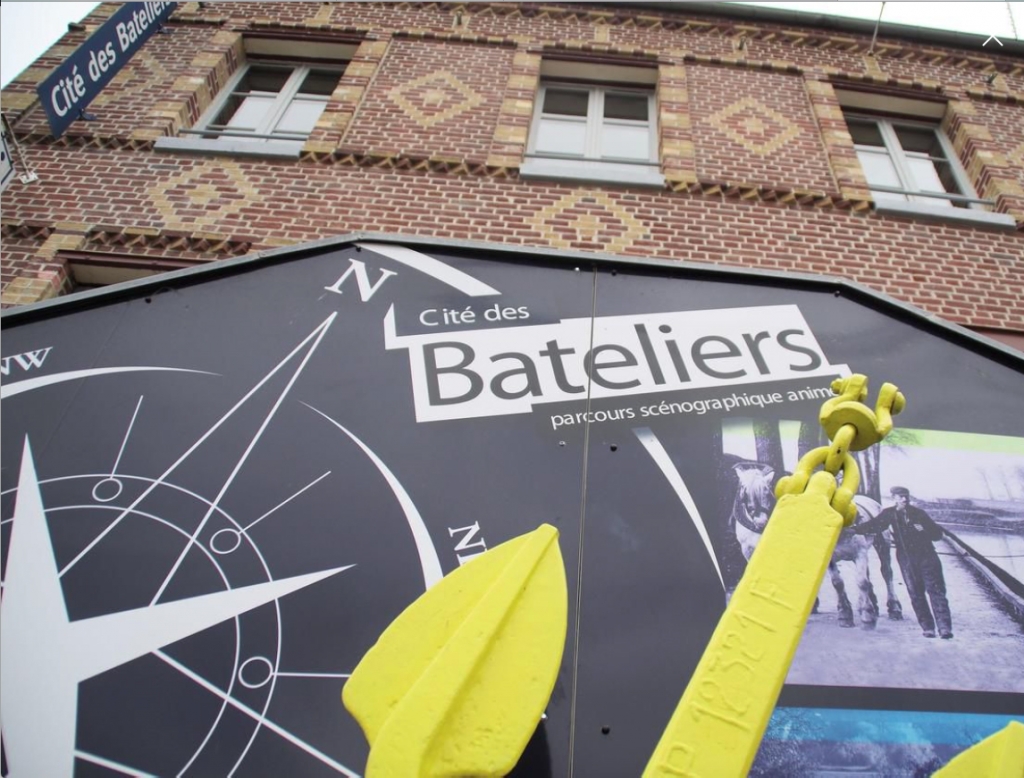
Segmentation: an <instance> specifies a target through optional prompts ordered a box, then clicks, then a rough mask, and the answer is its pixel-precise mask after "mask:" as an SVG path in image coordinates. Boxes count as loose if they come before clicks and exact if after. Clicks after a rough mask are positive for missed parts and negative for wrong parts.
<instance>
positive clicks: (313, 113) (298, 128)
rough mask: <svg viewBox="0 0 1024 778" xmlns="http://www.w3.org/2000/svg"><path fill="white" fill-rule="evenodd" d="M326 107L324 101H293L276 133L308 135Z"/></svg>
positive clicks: (278, 124) (279, 123)
mask: <svg viewBox="0 0 1024 778" xmlns="http://www.w3.org/2000/svg"><path fill="white" fill-rule="evenodd" d="M325 105H326V103H324V102H323V101H322V100H292V104H291V105H289V106H288V108H287V109H286V110H285V112H284V116H282V117H281V121H279V122H278V123H277V127H276V128H275V129H274V131H275V132H295V133H301V134H303V135H308V134H309V133H310V132H312V130H313V127H314V126H315V125H316V120H317V119H319V118H320V114H322V113H323V112H324V106H325Z"/></svg>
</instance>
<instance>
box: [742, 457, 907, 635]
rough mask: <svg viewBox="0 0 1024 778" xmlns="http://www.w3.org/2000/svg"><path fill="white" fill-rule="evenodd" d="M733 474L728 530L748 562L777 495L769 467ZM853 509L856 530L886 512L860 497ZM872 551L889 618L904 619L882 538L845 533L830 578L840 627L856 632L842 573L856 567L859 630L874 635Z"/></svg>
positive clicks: (751, 466)
mask: <svg viewBox="0 0 1024 778" xmlns="http://www.w3.org/2000/svg"><path fill="white" fill-rule="evenodd" d="M733 471H734V472H735V474H736V481H737V488H736V497H735V499H734V500H733V504H732V513H731V514H730V516H729V527H730V530H731V531H732V532H735V533H736V540H737V541H738V542H739V545H740V550H741V551H742V552H743V556H744V557H745V558H746V559H747V560H749V559H750V557H751V555H752V554H753V553H754V549H755V548H756V547H757V543H758V541H759V540H760V539H761V533H762V532H764V528H765V525H766V524H767V523H768V518H769V517H770V516H771V514H772V510H773V509H774V508H775V495H774V493H773V491H772V483H773V477H774V475H775V472H774V470H773V469H772V468H771V467H769V466H768V465H764V464H761V463H760V462H748V461H741V462H737V463H736V464H734V465H733ZM854 503H855V504H856V505H857V519H856V522H855V523H857V524H860V523H861V522H864V521H868V520H869V519H872V518H874V517H875V516H877V515H878V513H879V511H881V509H882V506H881V505H879V504H878V503H877V502H876V501H875V500H872V499H871V498H870V497H865V496H863V495H860V494H858V495H856V496H855V497H854ZM872 547H874V549H875V553H876V554H878V560H879V563H880V565H881V568H882V578H883V579H884V580H885V587H886V590H887V593H888V600H887V602H886V606H887V609H888V613H889V618H890V619H893V620H900V619H902V618H903V607H902V606H901V605H900V601H899V599H898V598H897V597H896V591H895V589H894V587H893V577H892V555H891V552H890V547H889V542H888V541H887V540H886V539H885V537H884V536H883V535H882V534H878V535H875V536H873V537H870V536H867V535H856V534H854V533H853V532H851V531H850V530H843V531H842V532H841V533H840V535H839V540H838V542H837V543H836V549H835V552H834V553H833V554H832V559H831V560H829V563H828V572H829V578H830V579H831V581H832V586H833V588H834V589H835V590H836V599H837V601H838V605H837V610H838V613H839V625H840V626H842V627H852V626H853V625H854V618H853V606H852V605H851V603H850V599H849V597H847V595H846V584H845V582H844V581H843V576H842V573H841V572H840V570H839V562H853V565H854V571H855V577H856V581H857V588H858V589H859V590H860V597H859V599H858V602H857V611H858V613H859V615H860V621H861V625H862V626H863V627H864V628H865V629H874V628H875V625H876V624H877V622H878V599H877V598H876V597H875V590H874V587H873V586H872V585H871V575H870V571H869V569H868V552H869V549H871V548H872ZM817 611H818V602H817V600H815V603H814V612H815V613H817Z"/></svg>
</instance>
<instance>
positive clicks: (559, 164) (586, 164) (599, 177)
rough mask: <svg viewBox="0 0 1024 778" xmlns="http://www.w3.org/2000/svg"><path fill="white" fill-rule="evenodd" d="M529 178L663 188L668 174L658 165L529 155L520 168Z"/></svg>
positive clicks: (524, 175) (521, 173)
mask: <svg viewBox="0 0 1024 778" xmlns="http://www.w3.org/2000/svg"><path fill="white" fill-rule="evenodd" d="M519 175H520V176H522V177H523V178H526V179H531V178H534V179H553V178H555V179H562V180H565V181H577V182H580V183H585V184H623V185H626V186H649V187H657V188H659V189H660V188H664V186H665V176H664V175H662V173H661V171H660V170H659V169H658V167H657V166H656V165H631V164H629V163H626V162H600V161H597V160H588V159H553V158H549V157H527V158H526V159H525V160H524V161H523V164H522V166H521V167H520V168H519Z"/></svg>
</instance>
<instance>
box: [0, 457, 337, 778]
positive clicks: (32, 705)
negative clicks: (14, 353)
mask: <svg viewBox="0 0 1024 778" xmlns="http://www.w3.org/2000/svg"><path fill="white" fill-rule="evenodd" d="M349 567H352V565H348V566H346V567H338V568H334V569H332V570H324V571H321V572H318V573H310V574H308V575H300V576H295V577H292V578H283V579H280V580H277V581H269V582H267V583H262V584H255V585H253V586H246V587H241V588H238V589H231V590H229V591H224V592H215V593H213V594H206V595H202V596H200V597H192V598H189V599H184V600H176V601H174V602H169V603H161V604H154V605H150V606H148V607H145V608H137V609H134V610H128V611H121V612H119V613H111V614H108V615H105V616H96V617H94V618H88V619H81V620H78V621H70V620H69V619H68V614H67V608H66V606H65V603H64V594H63V591H62V589H61V584H60V578H59V575H58V570H57V564H56V559H55V557H54V554H53V545H52V543H51V540H50V533H49V529H48V528H47V524H46V513H45V510H44V508H43V500H42V495H41V493H40V490H39V482H38V479H37V477H36V470H35V463H34V461H33V459H32V450H31V447H30V445H29V441H28V439H27V438H26V439H25V446H24V450H23V453H22V459H21V472H20V475H19V481H18V497H17V503H16V505H15V510H14V524H13V527H12V531H11V539H10V545H9V547H8V552H7V571H6V573H7V574H6V576H5V579H4V591H3V599H2V600H0V619H2V622H3V629H2V630H0V657H2V661H0V721H2V723H3V737H4V748H5V749H6V752H7V760H8V765H9V767H10V775H11V776H13V777H14V778H19V776H37V775H40V776H43V775H44V776H48V777H49V778H61V776H71V775H72V774H73V772H74V761H75V720H76V714H77V707H78V684H79V683H81V682H82V681H84V680H86V679H88V678H91V677H93V676H95V675H98V674H100V673H102V672H105V671H107V670H110V669H112V668H114V667H117V666H119V665H122V664H124V663H126V662H130V661H131V660H133V659H136V658H138V657H140V656H143V655H145V654H147V653H150V652H152V651H156V650H157V649H159V648H160V647H162V646H166V645H168V644H170V643H174V642H175V641H177V640H181V639H182V638H185V637H188V636H189V635H193V634H195V633H197V632H200V631H202V630H204V629H207V628H208V627H212V626H213V625H215V624H218V623H220V622H222V621H225V620H226V619H230V618H234V617H235V616H238V615H240V614H242V613H245V612H246V611H249V610H252V609H253V608H257V607H259V606H260V605H265V604H266V603H269V602H272V601H273V600H276V599H279V598H280V597H283V596H285V595H286V594H289V593H291V592H295V591H298V590H299V589H302V588H304V587H306V586H310V585H311V584H314V583H316V582H318V581H322V580H324V579H325V578H329V577H330V576H332V575H335V574H337V573H339V572H341V571H342V570H347V569H348V568H349Z"/></svg>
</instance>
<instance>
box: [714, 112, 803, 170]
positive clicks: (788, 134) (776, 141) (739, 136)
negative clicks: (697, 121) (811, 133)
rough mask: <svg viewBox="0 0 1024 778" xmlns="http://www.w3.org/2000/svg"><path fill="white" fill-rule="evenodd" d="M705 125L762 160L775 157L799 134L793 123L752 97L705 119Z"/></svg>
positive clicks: (798, 129)
mask: <svg viewBox="0 0 1024 778" xmlns="http://www.w3.org/2000/svg"><path fill="white" fill-rule="evenodd" d="M708 124H711V125H713V126H715V127H717V128H718V129H719V130H721V131H722V132H723V133H725V135H726V136H728V137H729V138H730V139H731V140H734V141H735V142H736V143H738V144H740V145H741V146H742V147H743V148H745V149H746V150H747V151H752V152H753V153H755V154H759V155H760V156H762V157H766V156H768V155H769V154H773V153H775V152H776V151H778V150H779V149H780V148H782V147H783V146H785V145H786V144H787V143H788V142H789V141H791V140H793V139H794V138H796V137H797V136H798V135H799V134H800V128H799V127H797V126H796V125H795V124H793V122H791V121H790V120H789V119H787V118H786V117H785V116H783V115H782V114H781V113H779V112H778V111H775V110H773V109H771V108H769V107H768V106H766V105H762V104H761V103H759V102H758V101H757V100H755V99H753V98H752V97H745V98H743V99H742V100H737V101H736V102H735V103H733V104H732V105H730V106H729V107H728V108H725V109H723V110H721V111H719V112H717V113H715V114H713V115H712V116H710V117H708Z"/></svg>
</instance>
